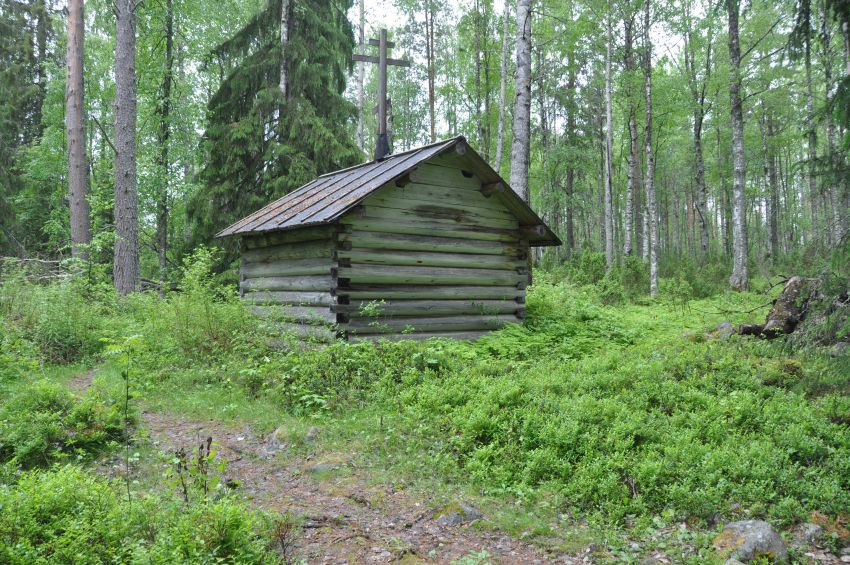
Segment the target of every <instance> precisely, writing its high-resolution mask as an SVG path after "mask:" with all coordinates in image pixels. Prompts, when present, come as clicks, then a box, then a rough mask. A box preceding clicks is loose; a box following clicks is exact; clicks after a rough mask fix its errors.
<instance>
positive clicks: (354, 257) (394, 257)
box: [336, 247, 528, 270]
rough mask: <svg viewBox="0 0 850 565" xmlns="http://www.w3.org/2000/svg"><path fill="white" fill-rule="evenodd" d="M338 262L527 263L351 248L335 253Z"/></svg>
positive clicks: (466, 255) (491, 265)
mask: <svg viewBox="0 0 850 565" xmlns="http://www.w3.org/2000/svg"><path fill="white" fill-rule="evenodd" d="M336 256H337V258H338V259H341V260H342V259H348V260H349V261H350V262H351V263H352V264H364V265H398V266H426V267H464V268H468V269H506V270H516V269H518V268H520V267H523V268H525V267H526V266H527V264H528V263H527V261H526V260H522V259H519V258H518V257H509V256H504V255H477V254H469V253H433V252H428V251H398V250H381V249H360V248H357V247H355V248H352V249H351V250H349V251H346V250H339V251H336Z"/></svg>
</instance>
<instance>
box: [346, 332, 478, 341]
mask: <svg viewBox="0 0 850 565" xmlns="http://www.w3.org/2000/svg"><path fill="white" fill-rule="evenodd" d="M489 333H490V332H489V331H486V332H480V331H478V332H476V331H471V332H421V333H409V334H405V333H395V334H372V335H357V334H354V335H351V336H349V338H348V339H349V341H352V342H358V341H377V340H383V339H386V340H388V341H402V340H413V341H422V340H425V339H431V338H441V339H457V340H463V341H476V340H478V339H480V338H482V337H484V336H485V335H488V334H489Z"/></svg>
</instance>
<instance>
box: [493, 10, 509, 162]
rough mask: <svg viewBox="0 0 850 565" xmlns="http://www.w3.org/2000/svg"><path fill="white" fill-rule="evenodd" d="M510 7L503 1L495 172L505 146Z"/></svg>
mask: <svg viewBox="0 0 850 565" xmlns="http://www.w3.org/2000/svg"><path fill="white" fill-rule="evenodd" d="M510 7H511V3H510V1H509V0H505V12H504V14H503V15H502V61H501V63H502V66H501V69H502V78H501V80H500V81H499V131H498V137H497V139H496V159H495V161H494V162H493V168H494V169H496V172H497V173H498V172H500V171H501V169H502V147H504V144H505V106H506V105H507V100H506V97H507V88H508V86H507V85H508V28H509V27H510V17H511V16H510Z"/></svg>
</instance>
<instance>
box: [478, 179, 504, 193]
mask: <svg viewBox="0 0 850 565" xmlns="http://www.w3.org/2000/svg"><path fill="white" fill-rule="evenodd" d="M499 192H505V183H503V182H501V181H496V182H486V183H483V184H482V185H481V194H482V195H484V196H492V195H494V194H496V193H499Z"/></svg>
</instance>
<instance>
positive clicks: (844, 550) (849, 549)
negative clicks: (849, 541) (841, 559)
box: [838, 545, 850, 555]
mask: <svg viewBox="0 0 850 565" xmlns="http://www.w3.org/2000/svg"><path fill="white" fill-rule="evenodd" d="M838 555H850V545H848V546H847V547H842V548H841V549H840V550H839V551H838Z"/></svg>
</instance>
